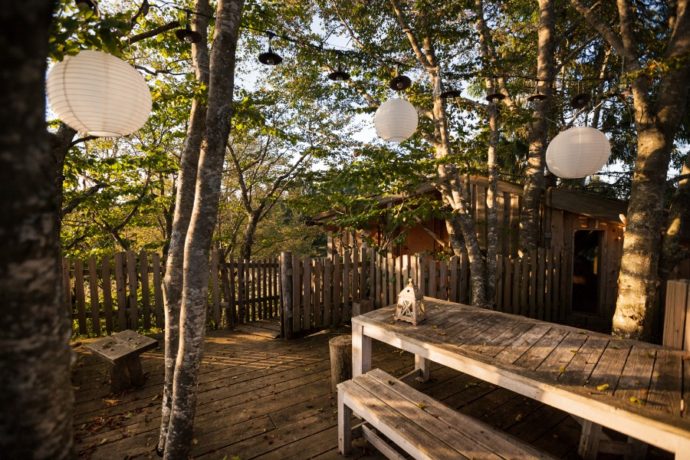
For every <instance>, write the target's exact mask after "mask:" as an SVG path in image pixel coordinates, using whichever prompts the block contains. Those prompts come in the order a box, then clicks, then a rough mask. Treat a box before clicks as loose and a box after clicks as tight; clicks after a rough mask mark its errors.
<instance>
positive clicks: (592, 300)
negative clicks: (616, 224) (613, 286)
mask: <svg viewBox="0 0 690 460" xmlns="http://www.w3.org/2000/svg"><path fill="white" fill-rule="evenodd" d="M603 238H604V231H603V230H592V229H588V230H576V231H575V234H574V236H573V279H572V283H573V286H572V309H573V312H579V313H590V314H595V315H596V314H597V313H598V312H599V308H600V305H599V298H600V296H599V290H600V289H601V287H602V286H600V281H601V269H602V266H601V253H602V251H601V245H602V241H603Z"/></svg>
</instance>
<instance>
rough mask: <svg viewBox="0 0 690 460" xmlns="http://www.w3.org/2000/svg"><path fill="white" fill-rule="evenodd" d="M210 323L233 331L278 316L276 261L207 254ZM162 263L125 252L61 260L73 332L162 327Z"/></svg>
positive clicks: (154, 256)
mask: <svg viewBox="0 0 690 460" xmlns="http://www.w3.org/2000/svg"><path fill="white" fill-rule="evenodd" d="M210 262H211V269H210V277H209V291H208V292H209V303H208V308H209V310H208V323H209V326H210V327H212V328H218V327H223V326H227V327H232V326H234V325H236V324H238V323H243V322H246V321H252V320H256V319H266V318H273V317H275V316H276V315H278V314H279V312H280V290H279V286H278V280H279V273H278V260H277V259H265V260H251V261H242V260H239V261H238V260H230V261H227V262H222V261H220V258H219V255H218V253H217V252H216V251H214V252H213V253H212V255H211V261H210ZM163 268H164V267H163V262H162V261H161V256H160V255H159V254H156V253H147V252H145V251H142V252H140V253H138V254H137V253H134V252H131V251H130V252H123V253H118V254H115V255H114V256H104V257H103V258H101V259H100V260H98V259H96V258H95V257H90V258H88V259H87V260H79V259H74V260H72V259H64V260H63V275H64V276H63V288H64V289H63V291H64V304H65V306H66V308H67V309H68V311H69V312H70V314H71V315H72V318H73V319H74V320H75V326H74V332H75V333H78V334H83V335H92V336H99V335H103V334H105V333H108V334H109V333H112V332H114V331H121V330H124V329H134V330H138V329H146V330H148V329H150V328H152V327H158V328H163V324H164V316H163V290H162V285H161V281H162V278H163Z"/></svg>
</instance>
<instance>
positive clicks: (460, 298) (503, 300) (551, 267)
mask: <svg viewBox="0 0 690 460" xmlns="http://www.w3.org/2000/svg"><path fill="white" fill-rule="evenodd" d="M280 264H281V284H282V297H283V314H282V329H283V332H284V335H285V336H286V337H288V338H289V337H292V336H293V335H296V334H299V333H301V332H305V331H312V330H317V329H321V328H326V327H332V326H337V325H339V324H342V323H343V322H345V321H347V320H349V319H350V317H351V315H352V304H353V303H354V302H361V301H367V302H368V303H370V304H371V305H372V307H373V308H380V307H382V306H385V305H390V304H393V303H395V301H396V299H397V295H398V293H399V292H400V291H401V290H402V288H403V286H404V285H405V284H406V283H407V280H408V279H412V280H413V281H414V282H415V284H416V286H417V287H418V288H419V289H420V290H421V291H422V293H423V294H424V295H427V296H431V297H436V298H440V299H444V300H451V301H454V302H462V303H469V302H470V298H469V297H470V270H469V262H468V259H467V256H466V255H463V256H454V257H451V258H450V259H448V260H435V259H433V258H432V257H429V256H419V255H405V256H400V257H393V256H391V255H382V254H379V253H377V252H375V251H374V250H371V249H369V250H359V251H356V252H352V253H350V252H347V251H346V252H345V253H344V254H343V255H335V256H333V257H332V258H309V257H307V258H299V257H298V256H296V255H293V254H291V253H289V252H284V253H282V254H281V260H280ZM497 266H498V269H497V285H496V295H495V298H494V299H492V303H493V306H494V308H495V309H497V310H500V311H505V312H509V313H516V314H521V315H525V316H529V317H532V318H538V319H544V320H551V321H561V320H564V319H565V309H564V306H565V305H566V302H565V299H564V295H565V294H566V290H565V289H562V286H563V285H564V284H565V283H566V280H565V279H564V276H565V272H564V271H563V270H561V254H560V253H553V252H552V251H551V250H546V249H539V250H535V251H533V252H532V253H530V254H529V255H528V256H527V257H521V258H518V257H515V258H513V257H507V256H501V255H499V256H498V257H497Z"/></svg>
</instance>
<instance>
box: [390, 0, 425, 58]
mask: <svg viewBox="0 0 690 460" xmlns="http://www.w3.org/2000/svg"><path fill="white" fill-rule="evenodd" d="M390 2H391V6H392V7H393V12H394V13H395V17H396V19H397V20H398V24H400V28H401V29H402V31H403V32H405V35H407V39H408V41H409V42H410V46H412V50H413V51H414V54H415V56H417V60H418V61H419V63H420V64H421V65H422V67H424V68H425V69H427V70H428V68H429V67H433V65H432V63H431V62H430V61H429V59H428V57H427V56H426V55H425V54H424V51H422V47H421V46H420V45H419V41H418V40H417V37H415V35H414V32H413V31H412V29H411V28H410V26H409V25H408V24H407V21H406V20H405V17H404V16H403V14H402V10H401V9H400V4H399V3H398V1H397V0H390Z"/></svg>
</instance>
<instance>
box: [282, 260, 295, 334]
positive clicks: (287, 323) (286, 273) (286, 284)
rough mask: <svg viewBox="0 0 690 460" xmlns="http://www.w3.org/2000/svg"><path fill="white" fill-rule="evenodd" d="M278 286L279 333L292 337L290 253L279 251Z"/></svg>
mask: <svg viewBox="0 0 690 460" xmlns="http://www.w3.org/2000/svg"><path fill="white" fill-rule="evenodd" d="M280 286H281V291H282V292H281V300H282V304H283V314H282V315H280V317H281V321H280V326H281V327H280V329H281V334H282V336H283V337H284V338H286V339H291V338H292V253H291V252H289V251H283V252H281V253H280Z"/></svg>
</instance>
